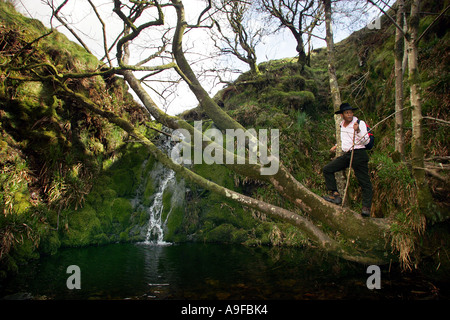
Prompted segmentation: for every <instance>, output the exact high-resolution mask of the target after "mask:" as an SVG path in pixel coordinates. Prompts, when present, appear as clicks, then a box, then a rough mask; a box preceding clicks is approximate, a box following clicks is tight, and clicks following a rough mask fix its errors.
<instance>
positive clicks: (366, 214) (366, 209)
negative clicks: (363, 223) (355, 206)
mask: <svg viewBox="0 0 450 320" xmlns="http://www.w3.org/2000/svg"><path fill="white" fill-rule="evenodd" d="M361 215H362V216H363V217H365V218H369V217H370V208H369V207H363V208H362V211H361Z"/></svg>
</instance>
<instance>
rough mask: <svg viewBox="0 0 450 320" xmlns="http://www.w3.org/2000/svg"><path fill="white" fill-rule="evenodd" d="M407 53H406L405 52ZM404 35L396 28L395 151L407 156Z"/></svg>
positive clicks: (401, 11)
mask: <svg viewBox="0 0 450 320" xmlns="http://www.w3.org/2000/svg"><path fill="white" fill-rule="evenodd" d="M403 16H404V0H398V1H397V24H398V25H399V26H402V25H403ZM405 55H406V53H405ZM403 56H404V52H403V35H402V32H401V30H399V29H398V28H396V29H395V112H396V114H395V151H396V152H398V153H399V154H400V155H401V157H402V158H403V157H404V156H405V142H404V134H403V111H402V109H403V66H402V64H403Z"/></svg>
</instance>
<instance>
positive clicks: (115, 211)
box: [111, 198, 133, 227]
mask: <svg viewBox="0 0 450 320" xmlns="http://www.w3.org/2000/svg"><path fill="white" fill-rule="evenodd" d="M111 211H112V218H113V221H117V222H119V223H120V224H121V225H122V226H125V227H126V226H128V225H129V222H130V217H131V213H132V212H133V207H132V206H131V203H130V200H128V199H125V198H116V199H114V201H113V203H112V205H111Z"/></svg>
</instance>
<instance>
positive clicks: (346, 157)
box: [323, 149, 373, 208]
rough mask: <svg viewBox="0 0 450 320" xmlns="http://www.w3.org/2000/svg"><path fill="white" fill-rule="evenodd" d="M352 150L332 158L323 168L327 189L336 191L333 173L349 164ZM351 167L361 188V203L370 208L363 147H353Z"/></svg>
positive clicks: (370, 193)
mask: <svg viewBox="0 0 450 320" xmlns="http://www.w3.org/2000/svg"><path fill="white" fill-rule="evenodd" d="M351 155H352V152H351V151H350V152H346V153H344V154H343V155H342V156H340V157H338V158H336V159H334V160H333V161H331V162H330V163H328V164H327V165H326V166H325V167H324V168H323V175H324V177H325V184H326V187H327V189H328V190H329V191H337V186H336V178H335V176H334V174H335V173H336V172H338V171H342V170H344V169H346V168H348V167H349V166H350V158H351ZM352 168H353V170H354V172H355V176H356V179H358V182H359V185H360V186H361V190H362V205H363V207H368V208H370V207H371V205H372V195H373V191H372V182H371V181H370V176H369V156H368V154H367V151H366V150H365V149H355V151H354V154H353V162H352Z"/></svg>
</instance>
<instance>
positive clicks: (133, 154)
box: [0, 1, 153, 272]
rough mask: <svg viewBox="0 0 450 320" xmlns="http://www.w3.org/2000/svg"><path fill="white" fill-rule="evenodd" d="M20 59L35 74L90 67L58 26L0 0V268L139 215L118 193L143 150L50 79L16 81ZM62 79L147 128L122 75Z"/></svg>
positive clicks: (107, 235)
mask: <svg viewBox="0 0 450 320" xmlns="http://www.w3.org/2000/svg"><path fill="white" fill-rule="evenodd" d="M41 36H42V37H41ZM38 37H41V38H39V40H37V41H35V39H37V38H38ZM7 62H8V63H9V64H8V66H7V67H4V66H5V65H6V63H7ZM46 62H49V63H51V64H52V65H54V66H56V68H57V70H51V68H50V67H49V66H46V65H45V63H46ZM25 64H42V74H41V75H39V76H43V77H45V74H46V73H47V72H49V73H51V72H76V71H80V70H95V69H97V68H98V67H99V66H100V63H99V61H98V60H97V59H96V58H95V57H93V56H91V55H88V54H86V52H85V50H84V49H83V48H82V47H80V46H78V45H76V44H75V43H73V42H71V41H69V40H68V39H67V38H66V37H65V36H64V35H63V34H61V33H59V32H57V31H53V33H49V30H47V29H46V28H44V26H43V25H42V23H40V22H39V21H37V20H32V19H28V18H25V17H23V16H22V15H20V14H18V13H17V12H16V11H15V10H14V8H13V6H12V5H10V4H9V3H5V2H3V1H0V65H3V67H2V68H1V69H0V78H1V79H2V81H1V84H0V135H1V140H0V168H1V169H0V170H1V171H0V184H1V187H0V211H1V214H0V241H1V251H0V254H1V255H0V258H1V259H0V266H1V267H2V268H1V269H2V272H3V271H8V270H15V269H16V268H17V264H18V263H21V262H23V261H25V260H26V259H29V258H30V257H36V256H38V255H39V253H43V254H47V253H52V252H55V251H56V250H57V249H58V248H59V247H60V246H61V245H65V246H72V245H82V244H93V243H105V242H110V241H117V240H118V239H119V234H121V233H122V232H124V231H126V230H127V229H129V228H130V225H131V224H132V223H131V222H130V220H131V219H135V220H137V221H138V222H139V217H131V215H132V212H131V211H127V210H126V208H129V207H131V205H130V204H129V201H128V200H126V199H125V198H126V196H127V195H128V193H130V192H132V189H131V188H130V187H131V186H132V185H133V183H134V180H136V179H137V178H136V176H137V175H138V169H135V168H140V166H141V165H142V162H143V160H144V158H148V155H147V154H146V153H143V152H141V150H140V149H139V147H138V146H137V145H135V144H133V143H131V142H130V141H128V140H129V138H128V136H127V135H126V134H125V133H124V132H123V131H122V130H121V129H120V128H117V127H115V126H113V125H111V124H109V123H108V122H106V121H105V120H103V119H101V118H100V117H97V116H94V115H92V114H89V113H87V112H86V111H85V110H84V109H82V108H80V106H79V105H77V104H76V103H74V101H72V100H71V99H70V98H68V97H64V96H61V95H58V94H57V93H56V91H55V87H54V86H53V85H52V83H51V82H48V81H22V79H23V78H26V77H29V76H32V75H33V73H32V72H31V71H30V70H27V69H26V68H23V66H24V65H25ZM44 80H45V79H44ZM70 87H71V88H72V89H73V90H76V91H77V92H80V93H83V94H86V95H87V96H89V97H90V98H91V99H93V100H95V101H97V102H99V103H100V104H101V105H102V106H103V107H104V108H105V109H107V110H111V111H114V112H115V113H116V114H118V115H120V116H121V117H124V118H126V119H128V120H129V121H131V122H132V123H135V124H136V126H141V127H142V131H143V132H145V131H146V130H147V129H146V127H145V126H144V124H145V122H147V121H149V117H148V116H147V115H146V114H145V113H144V112H143V111H142V108H141V107H140V105H139V104H137V103H136V102H135V101H134V100H133V98H132V96H131V95H130V94H129V93H128V87H127V86H126V85H125V83H124V81H123V80H122V79H120V78H117V77H108V78H104V79H102V78H100V77H96V78H90V79H80V80H72V81H71V83H70ZM152 134H153V133H149V135H152ZM123 163H126V169H124V168H123V167H124V165H123ZM92 190H94V191H95V190H100V191H101V193H100V194H98V193H97V192H96V193H95V196H96V198H95V203H96V205H97V208H96V209H98V210H97V211H95V210H93V209H92V203H93V202H94V201H93V200H94V199H93V194H92V193H91V194H90V192H91V191H92ZM86 201H87V202H86ZM80 208H83V209H82V210H78V213H77V214H76V215H72V213H73V211H74V209H80ZM101 215H103V217H102V216H101ZM105 215H106V216H107V217H106V216H105ZM125 238H127V236H126V237H125ZM37 248H38V250H39V251H37V250H36V249H37ZM38 252H39V253H38Z"/></svg>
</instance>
